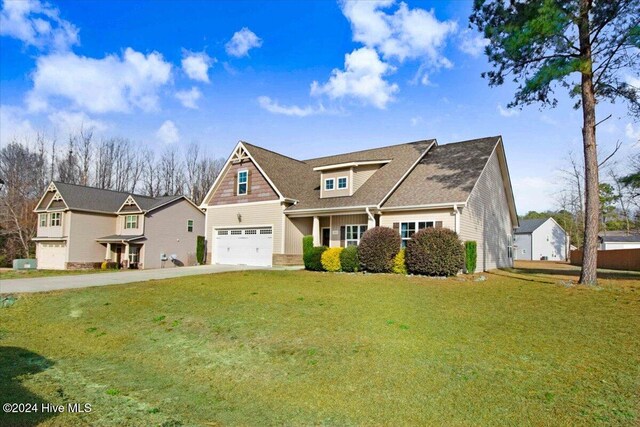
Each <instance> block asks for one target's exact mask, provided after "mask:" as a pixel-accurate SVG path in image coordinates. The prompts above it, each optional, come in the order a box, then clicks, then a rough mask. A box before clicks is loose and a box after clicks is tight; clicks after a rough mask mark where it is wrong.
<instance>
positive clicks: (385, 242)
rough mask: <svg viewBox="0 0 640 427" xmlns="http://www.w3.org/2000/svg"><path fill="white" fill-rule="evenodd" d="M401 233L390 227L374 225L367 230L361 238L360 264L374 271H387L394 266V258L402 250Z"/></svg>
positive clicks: (365, 268) (359, 248)
mask: <svg viewBox="0 0 640 427" xmlns="http://www.w3.org/2000/svg"><path fill="white" fill-rule="evenodd" d="M400 243H401V239H400V235H399V234H398V233H397V232H395V231H393V230H392V229H391V228H388V227H374V228H370V229H369V230H367V231H365V233H364V234H363V235H362V238H361V239H360V246H359V247H358V258H359V259H360V266H361V267H362V268H363V269H364V270H367V271H371V272H372V273H387V272H389V271H391V267H393V258H394V257H395V256H396V255H397V254H398V251H399V250H400Z"/></svg>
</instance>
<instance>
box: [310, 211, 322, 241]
mask: <svg viewBox="0 0 640 427" xmlns="http://www.w3.org/2000/svg"><path fill="white" fill-rule="evenodd" d="M312 234H313V246H320V243H321V242H320V217H319V216H314V217H313V228H312Z"/></svg>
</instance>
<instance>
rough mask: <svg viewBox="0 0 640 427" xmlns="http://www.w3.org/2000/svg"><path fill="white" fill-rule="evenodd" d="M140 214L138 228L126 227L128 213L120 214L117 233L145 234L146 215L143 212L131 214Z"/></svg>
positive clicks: (127, 234) (128, 234)
mask: <svg viewBox="0 0 640 427" xmlns="http://www.w3.org/2000/svg"><path fill="white" fill-rule="evenodd" d="M129 215H137V216H138V227H136V228H124V227H125V223H126V221H127V215H118V221H117V223H116V233H115V234H122V235H125V236H138V235H142V234H144V218H145V217H144V215H143V214H141V213H140V214H135V213H132V214H129Z"/></svg>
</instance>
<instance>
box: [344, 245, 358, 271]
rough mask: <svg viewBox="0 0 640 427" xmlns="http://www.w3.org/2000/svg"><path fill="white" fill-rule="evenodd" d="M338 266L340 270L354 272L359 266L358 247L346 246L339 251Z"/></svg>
mask: <svg viewBox="0 0 640 427" xmlns="http://www.w3.org/2000/svg"><path fill="white" fill-rule="evenodd" d="M340 266H341V267H342V271H347V272H349V273H354V272H357V271H358V267H360V261H359V260H358V247H357V246H347V247H346V248H344V249H343V250H342V252H340Z"/></svg>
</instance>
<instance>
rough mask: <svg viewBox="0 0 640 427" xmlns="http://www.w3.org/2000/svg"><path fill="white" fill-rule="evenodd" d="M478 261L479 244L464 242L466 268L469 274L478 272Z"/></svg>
mask: <svg viewBox="0 0 640 427" xmlns="http://www.w3.org/2000/svg"><path fill="white" fill-rule="evenodd" d="M477 259H478V244H477V243H476V242H475V241H474V240H469V241H467V242H464V267H465V269H466V270H467V274H473V273H474V272H475V271H476V260H477Z"/></svg>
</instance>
